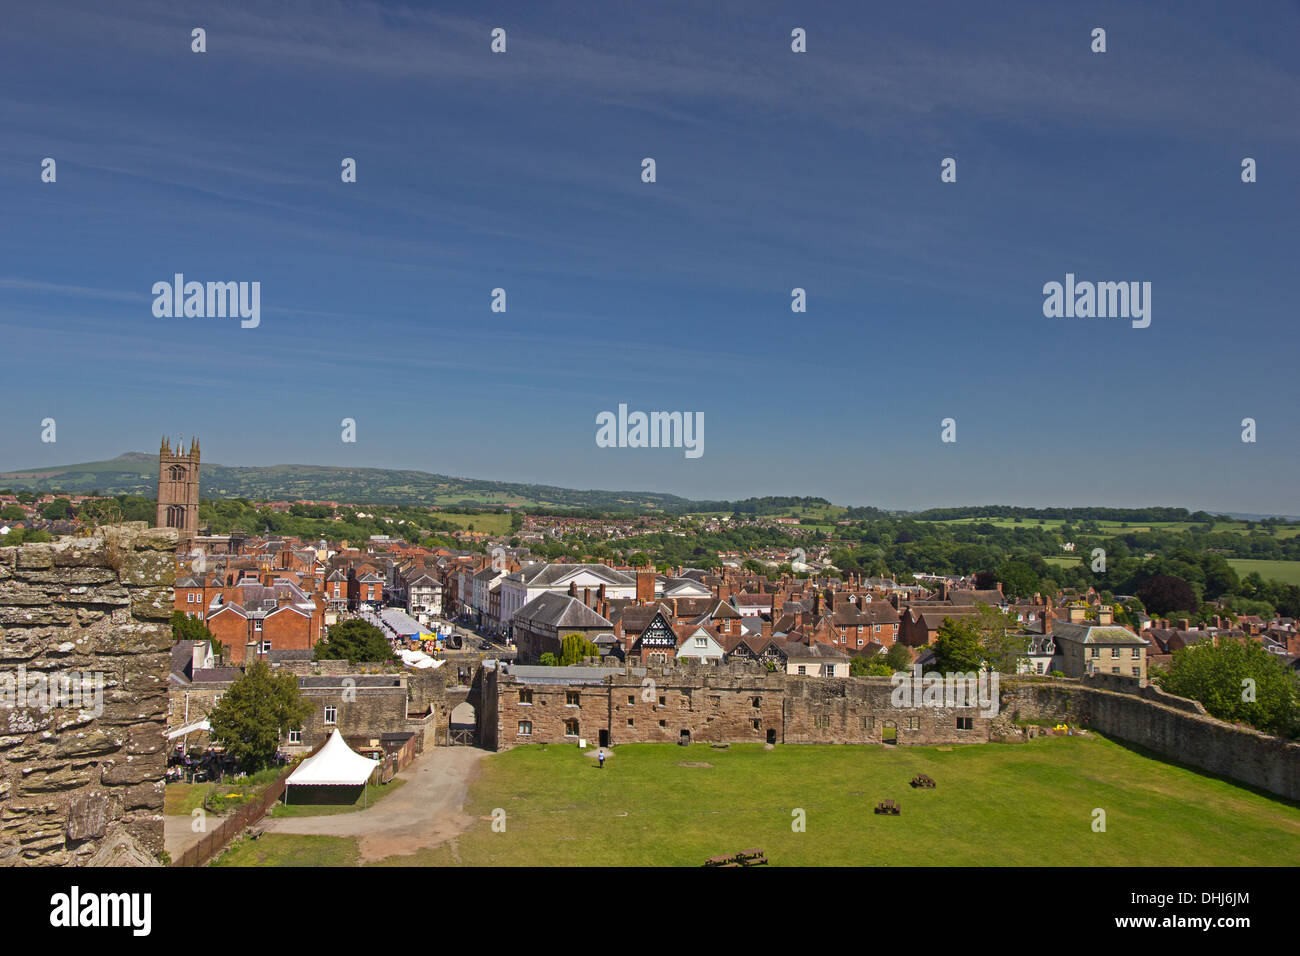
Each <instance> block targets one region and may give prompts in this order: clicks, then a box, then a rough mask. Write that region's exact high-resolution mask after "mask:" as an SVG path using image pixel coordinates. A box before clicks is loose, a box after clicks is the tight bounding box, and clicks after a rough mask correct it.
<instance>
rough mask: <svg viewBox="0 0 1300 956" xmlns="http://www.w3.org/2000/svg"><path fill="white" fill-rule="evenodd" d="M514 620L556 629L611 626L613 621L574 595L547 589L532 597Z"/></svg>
mask: <svg viewBox="0 0 1300 956" xmlns="http://www.w3.org/2000/svg"><path fill="white" fill-rule="evenodd" d="M511 619H512V620H513V621H516V622H523V623H528V624H541V625H544V626H546V627H552V628H555V629H556V630H559V629H561V628H565V627H581V628H593V627H613V626H614V625H613V623H612V622H610V621H608V620H606V619H605V618H603V617H601V616H600V615H599V614H597V613H596V612H595V611H593V610H592V609H591V608H589V607H587V605H585V604H583V603H582V602H581V601H579V600H578V599H577V598H576V597H572V596H571V595H568V594H557V593H556V592H554V591H547V592H546V593H544V594H539V595H538V596H537V597H535V598H533V599H532V600H531V601H529V602H528V603H527V604H525V605H524V606H523V607H521V608H520V609H519V610H517V611H515V613H514V615H513V617H512V618H511Z"/></svg>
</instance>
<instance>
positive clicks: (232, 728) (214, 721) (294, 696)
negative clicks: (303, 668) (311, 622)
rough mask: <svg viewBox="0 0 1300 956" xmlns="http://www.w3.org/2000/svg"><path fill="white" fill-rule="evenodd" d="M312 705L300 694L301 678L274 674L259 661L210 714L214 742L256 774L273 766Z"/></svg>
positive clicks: (236, 682) (242, 765)
mask: <svg viewBox="0 0 1300 956" xmlns="http://www.w3.org/2000/svg"><path fill="white" fill-rule="evenodd" d="M311 710H312V707H311V704H310V703H308V702H307V701H305V700H303V699H302V698H301V697H300V696H299V694H298V678H297V677H295V676H293V675H292V674H281V675H278V676H277V675H274V674H272V672H271V668H270V666H269V665H267V663H266V662H265V661H255V662H254V663H253V666H251V667H250V668H248V670H247V671H246V672H245V673H244V676H243V677H241V678H239V680H237V681H235V682H234V683H233V684H232V685H231V686H230V690H228V691H226V693H225V696H223V697H222V698H221V701H220V702H219V703H218V704H217V706H216V707H215V708H213V710H212V711H211V713H209V714H208V723H209V724H210V725H211V727H212V731H211V733H212V739H213V740H215V741H216V742H217V743H219V744H220V745H221V746H223V747H225V748H226V752H227V753H228V754H230V755H231V756H232V757H234V758H235V759H236V760H238V761H239V767H240V769H241V770H245V771H247V772H249V773H254V772H256V771H258V770H261V769H262V768H263V767H265V766H267V765H268V764H270V762H271V760H272V758H273V757H274V756H275V751H276V749H277V748H278V747H279V745H280V738H281V736H282V735H283V734H285V733H287V732H288V731H290V730H296V729H298V728H299V727H301V726H302V722H303V720H305V719H306V717H307V715H308V714H309V713H311Z"/></svg>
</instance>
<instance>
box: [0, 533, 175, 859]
mask: <svg viewBox="0 0 1300 956" xmlns="http://www.w3.org/2000/svg"><path fill="white" fill-rule="evenodd" d="M176 544H177V535H176V531H175V530H174V529H149V528H147V526H146V525H145V523H144V522H132V523H130V524H126V525H117V526H114V527H112V528H105V529H101V530H100V531H98V532H97V533H96V534H95V536H94V537H86V538H67V539H63V540H60V541H57V542H51V543H46V544H40V543H29V544H24V545H21V546H19V547H17V548H0V690H2V691H3V692H4V694H5V695H6V696H5V698H4V700H3V702H0V863H3V864H7V865H30V864H37V865H82V864H86V863H89V862H92V858H94V859H93V862H96V863H98V862H115V861H117V860H118V859H120V858H119V857H117V856H112V857H111V858H110V850H111V851H112V853H114V854H115V853H118V852H119V851H120V852H123V853H125V854H126V855H128V856H135V857H136V858H145V859H147V858H148V857H149V856H150V855H156V854H158V853H160V852H161V851H162V849H163V818H162V813H163V783H162V778H163V768H164V762H165V759H166V742H165V730H166V721H167V674H168V671H169V669H170V648H171V643H172V641H171V627H170V625H169V623H168V619H169V618H170V616H171V612H172V607H173V603H174V602H173V597H172V583H173V580H174V576H175V561H174V558H173V552H174V550H175V548H176ZM96 675H99V679H98V680H97V679H96ZM74 677H75V678H76V680H75V682H74V681H73V679H74ZM20 685H25V688H24V689H23V690H24V693H23V694H22V695H21V696H20ZM74 686H75V687H76V688H77V690H79V691H81V692H83V693H84V695H85V696H82V697H80V699H75V698H71V696H70V695H71V694H72V693H73V688H74ZM96 686H98V687H100V688H102V690H101V696H100V697H99V699H98V702H96V696H95V688H96ZM42 687H45V688H49V689H51V690H53V692H54V693H53V695H52V696H54V697H57V699H51V698H50V697H49V696H46V697H44V698H42V696H40V694H39V691H40V690H41V688H42ZM23 697H25V699H23ZM78 705H81V706H78ZM101 851H103V852H101ZM97 853H98V854H99V856H98V857H96V855H97Z"/></svg>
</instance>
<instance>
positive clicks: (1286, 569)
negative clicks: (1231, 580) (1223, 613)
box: [1228, 558, 1300, 584]
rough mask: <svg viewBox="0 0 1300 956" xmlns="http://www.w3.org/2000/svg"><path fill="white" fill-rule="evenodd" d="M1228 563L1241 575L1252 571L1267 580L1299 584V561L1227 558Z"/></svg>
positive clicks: (1243, 575)
mask: <svg viewBox="0 0 1300 956" xmlns="http://www.w3.org/2000/svg"><path fill="white" fill-rule="evenodd" d="M1228 564H1230V565H1232V569H1233V570H1234V571H1236V572H1237V573H1238V574H1239V575H1241V576H1242V577H1245V576H1246V575H1247V574H1250V572H1252V571H1258V572H1259V576H1260V577H1262V578H1264V579H1265V580H1268V579H1269V578H1272V579H1273V580H1275V581H1281V582H1282V583H1283V584H1300V561H1261V560H1258V559H1255V558H1228Z"/></svg>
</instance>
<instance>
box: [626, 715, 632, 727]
mask: <svg viewBox="0 0 1300 956" xmlns="http://www.w3.org/2000/svg"><path fill="white" fill-rule="evenodd" d="M627 725H628V726H629V727H631V726H632V718H631V717H629V718H628V719H627Z"/></svg>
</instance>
